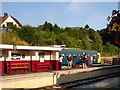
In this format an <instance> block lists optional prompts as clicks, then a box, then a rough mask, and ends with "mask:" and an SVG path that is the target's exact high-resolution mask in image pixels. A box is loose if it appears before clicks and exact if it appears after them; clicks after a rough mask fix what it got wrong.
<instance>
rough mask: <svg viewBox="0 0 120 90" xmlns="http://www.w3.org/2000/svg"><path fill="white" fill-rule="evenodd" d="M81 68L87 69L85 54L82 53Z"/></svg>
mask: <svg viewBox="0 0 120 90" xmlns="http://www.w3.org/2000/svg"><path fill="white" fill-rule="evenodd" d="M82 66H83V68H87V54H86V53H83V59H82Z"/></svg>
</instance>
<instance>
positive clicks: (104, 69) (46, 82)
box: [0, 65, 120, 89]
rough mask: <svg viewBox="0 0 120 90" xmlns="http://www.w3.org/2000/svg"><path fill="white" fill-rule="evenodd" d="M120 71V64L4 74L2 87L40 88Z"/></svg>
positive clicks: (0, 80)
mask: <svg viewBox="0 0 120 90" xmlns="http://www.w3.org/2000/svg"><path fill="white" fill-rule="evenodd" d="M114 73H120V65H107V66H101V67H100V66H99V67H97V66H96V67H95V66H94V67H89V68H86V69H83V68H80V67H78V68H73V69H63V70H58V71H54V70H50V71H41V72H31V73H27V74H25V73H24V74H16V75H6V76H2V77H1V79H0V82H1V83H0V87H1V88H29V89H31V88H32V89H33V88H40V87H46V86H52V85H59V84H65V83H69V82H73V81H77V80H84V79H87V78H92V77H97V76H104V75H110V74H114Z"/></svg>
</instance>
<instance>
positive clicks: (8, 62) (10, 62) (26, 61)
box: [6, 60, 30, 74]
mask: <svg viewBox="0 0 120 90" xmlns="http://www.w3.org/2000/svg"><path fill="white" fill-rule="evenodd" d="M13 63H28V64H29V66H30V60H24V61H23V60H19V61H16V60H15V61H6V65H7V64H9V65H10V64H13ZM6 68H7V70H9V71H7V73H8V72H9V74H11V73H12V72H16V70H11V69H8V67H6ZM9 68H11V65H10V67H9ZM29 69H30V68H29ZM17 72H25V70H17Z"/></svg>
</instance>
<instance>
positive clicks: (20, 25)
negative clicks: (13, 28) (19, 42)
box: [11, 16, 22, 27]
mask: <svg viewBox="0 0 120 90" xmlns="http://www.w3.org/2000/svg"><path fill="white" fill-rule="evenodd" d="M11 17H12V19H13V20H14V21H15V22H16V23H17V24H18V25H19V27H22V24H21V23H20V22H19V21H18V20H17V19H16V18H14V17H13V16H11Z"/></svg>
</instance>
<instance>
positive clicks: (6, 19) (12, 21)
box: [0, 13, 22, 28]
mask: <svg viewBox="0 0 120 90" xmlns="http://www.w3.org/2000/svg"><path fill="white" fill-rule="evenodd" d="M10 25H15V26H17V27H19V28H20V27H22V24H21V23H20V22H19V21H18V20H17V19H16V18H14V17H13V16H11V15H8V14H7V13H4V16H2V17H0V26H1V27H8V26H10Z"/></svg>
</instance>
